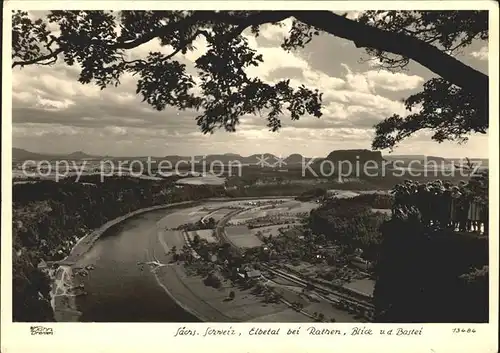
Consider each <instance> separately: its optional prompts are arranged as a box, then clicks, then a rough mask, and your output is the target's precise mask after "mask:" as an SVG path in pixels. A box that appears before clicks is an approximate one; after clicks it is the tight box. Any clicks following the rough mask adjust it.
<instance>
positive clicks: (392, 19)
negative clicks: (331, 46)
mask: <svg viewBox="0 0 500 353" xmlns="http://www.w3.org/2000/svg"><path fill="white" fill-rule="evenodd" d="M287 18H292V19H293V26H292V28H291V30H290V32H289V34H288V36H287V37H286V38H285V39H284V42H283V43H282V48H283V49H284V50H288V51H289V50H294V49H297V48H302V47H304V46H306V45H307V44H308V43H309V42H310V41H311V40H313V39H314V37H315V36H318V35H320V34H325V33H326V34H330V35H333V36H337V37H341V38H344V39H347V40H351V41H352V42H353V43H354V44H355V45H356V46H357V47H359V48H365V49H366V51H367V52H368V54H369V55H370V56H372V57H375V58H377V59H378V60H379V62H380V63H381V66H382V67H383V68H386V69H390V70H393V69H404V68H405V67H406V66H407V64H408V63H409V62H410V60H413V61H415V62H418V63H420V64H421V65H423V66H425V67H427V68H428V69H430V70H431V71H432V72H434V73H435V74H436V75H437V76H438V77H436V78H433V79H431V80H429V81H427V82H426V83H425V85H424V88H423V91H422V92H420V93H417V94H415V95H412V96H410V97H408V98H407V99H406V100H405V104H406V106H407V108H408V109H409V110H411V114H409V115H408V116H406V117H401V116H398V115H393V116H392V117H389V118H387V119H386V120H384V121H382V122H381V123H379V124H378V125H377V126H376V137H375V139H374V141H373V147H374V148H376V149H384V148H392V147H394V146H395V145H396V144H397V143H399V142H400V141H401V140H403V139H405V138H406V137H408V136H410V135H412V134H413V133H415V132H417V131H419V130H422V129H430V130H432V131H433V132H434V135H433V139H434V140H437V141H444V140H458V141H465V140H466V138H467V135H468V134H469V133H472V132H479V133H485V132H486V131H487V128H488V76H487V75H485V74H483V73H481V72H479V71H477V70H475V69H473V68H471V67H469V66H467V65H465V64H464V63H462V62H461V61H460V60H458V59H456V58H455V56H454V55H455V54H456V53H457V52H459V51H460V50H462V49H463V48H465V47H467V46H468V45H470V44H471V43H472V41H473V40H487V39H488V12H487V11H366V12H364V13H363V14H362V16H361V17H359V18H358V19H356V20H352V19H349V18H348V17H347V16H346V15H342V14H337V13H334V12H329V11H224V12H222V11H121V12H111V11H50V13H49V14H48V15H46V16H45V17H44V18H40V19H37V20H32V19H30V17H29V16H28V14H27V13H25V12H16V13H14V15H13V30H12V35H13V38H12V44H13V51H12V59H13V67H16V66H19V67H23V66H25V65H31V64H39V65H52V64H54V63H55V62H56V61H57V60H58V59H59V58H62V59H63V60H64V62H65V63H66V64H68V65H75V64H78V65H79V66H80V67H81V73H80V78H79V81H80V82H81V83H83V84H88V83H94V84H97V85H98V86H100V87H101V88H105V87H107V86H109V85H118V84H119V83H120V77H121V76H122V75H123V74H124V73H130V74H133V75H136V76H137V77H138V82H137V90H136V93H137V94H140V95H141V96H142V97H143V99H144V101H146V102H147V103H149V104H150V105H151V106H153V107H154V108H155V109H157V110H163V109H165V108H166V107H167V106H173V107H177V108H178V109H194V110H196V111H198V112H199V115H198V116H197V118H196V120H197V124H198V125H199V127H200V129H201V130H202V131H203V132H204V133H211V132H213V131H215V130H216V129H219V128H222V129H225V130H227V131H235V128H236V126H237V125H238V122H239V118H240V117H242V116H243V115H246V114H260V115H265V116H266V119H267V121H268V126H269V128H270V129H271V130H273V131H276V130H278V129H279V128H280V127H281V120H280V117H282V115H283V114H284V113H285V112H287V111H288V114H289V115H290V116H291V118H292V119H293V120H296V119H299V118H300V117H302V116H305V115H309V116H314V117H318V118H319V117H321V116H322V111H321V110H322V109H321V107H322V93H321V92H319V91H318V90H314V89H310V88H308V87H305V86H301V87H292V86H291V85H290V81H289V80H282V81H280V82H277V83H275V84H269V83H266V82H263V81H262V80H260V79H259V78H254V77H249V76H248V75H247V74H246V71H245V69H246V68H247V67H249V66H257V65H259V64H260V63H261V62H263V57H262V55H260V54H259V53H257V52H255V51H254V50H253V49H252V48H250V47H249V45H248V41H247V40H246V39H245V37H244V36H242V32H243V31H244V30H247V29H250V30H251V33H252V34H253V35H255V36H258V35H259V30H260V28H261V26H262V25H264V24H269V25H273V26H280V22H281V21H283V20H285V19H287ZM48 23H53V24H58V25H59V27H60V33H58V34H57V35H55V34H54V33H51V32H50V31H49V30H48ZM199 36H203V37H205V38H206V41H207V43H208V51H207V52H206V53H205V54H204V55H202V56H201V57H200V58H198V59H197V60H196V70H197V71H198V77H199V79H200V80H199V81H197V80H195V79H194V78H193V76H192V75H190V74H189V73H188V72H187V70H186V66H185V65H184V64H182V63H180V62H179V61H178V60H177V58H176V55H177V54H178V53H182V54H185V53H187V52H188V51H190V50H193V49H194V48H193V41H194V40H195V39H196V38H198V37H199ZM154 39H159V40H160V42H161V44H162V45H164V46H167V45H168V46H170V47H172V48H173V50H172V52H171V53H170V54H168V55H165V54H162V53H160V52H151V53H149V55H148V56H146V57H144V58H140V59H136V60H128V57H127V51H128V50H131V49H133V48H136V47H138V46H140V45H142V44H144V43H147V42H149V41H152V40H154ZM195 88H197V89H196V90H195Z"/></svg>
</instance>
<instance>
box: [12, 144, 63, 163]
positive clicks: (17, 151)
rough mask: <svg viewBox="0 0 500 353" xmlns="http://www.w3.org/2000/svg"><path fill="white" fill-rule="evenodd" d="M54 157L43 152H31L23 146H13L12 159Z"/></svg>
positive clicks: (24, 159)
mask: <svg viewBox="0 0 500 353" xmlns="http://www.w3.org/2000/svg"><path fill="white" fill-rule="evenodd" d="M52 157H54V156H53V155H45V154H41V153H35V152H30V151H26V150H24V149H22V148H16V147H13V148H12V160H15V161H16V160H17V161H26V160H30V159H33V160H45V159H51V158H52Z"/></svg>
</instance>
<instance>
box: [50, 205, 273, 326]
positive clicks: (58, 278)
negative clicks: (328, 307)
mask: <svg viewBox="0 0 500 353" xmlns="http://www.w3.org/2000/svg"><path fill="white" fill-rule="evenodd" d="M282 198H283V197H272V196H271V197H266V199H282ZM257 199H262V198H258V197H242V198H207V199H204V200H196V201H184V202H178V203H173V204H164V205H157V206H151V207H146V208H142V209H139V210H135V211H133V212H130V213H127V214H126V215H123V216H120V217H117V218H115V219H113V220H111V221H109V222H106V223H105V224H103V225H102V226H101V227H99V228H98V229H96V230H94V231H92V232H91V233H88V234H87V235H85V236H83V237H82V238H80V239H79V240H78V241H77V243H76V244H75V245H74V246H73V248H72V249H71V251H70V253H69V255H68V256H67V257H65V258H64V259H63V260H60V261H55V262H53V263H49V265H51V266H52V267H53V265H56V266H57V265H59V266H58V267H57V268H52V269H50V270H49V276H50V278H51V282H52V290H51V293H50V295H51V301H50V303H51V306H52V310H53V311H54V316H55V319H56V321H78V318H79V317H80V314H81V313H80V312H79V311H78V308H77V307H76V301H75V296H77V295H79V294H78V293H77V294H75V291H74V290H75V289H76V290H78V288H80V286H81V285H82V283H83V282H82V281H81V278H80V277H79V276H78V275H75V274H74V273H73V272H75V273H76V272H78V271H80V270H81V269H80V268H77V267H78V266H76V265H75V264H76V263H77V262H78V261H79V260H80V259H81V258H82V257H83V256H84V255H85V254H86V253H87V252H89V250H90V249H91V248H92V247H93V245H94V244H95V243H96V241H98V240H99V238H100V237H101V236H102V235H103V234H105V233H106V232H107V231H109V230H110V229H112V228H113V227H115V226H117V225H119V224H121V223H123V222H125V221H126V220H128V219H131V218H133V217H136V216H139V215H141V214H145V213H148V212H152V211H158V210H162V209H175V208H185V207H189V206H193V207H194V206H196V205H197V204H200V203H201V202H203V203H208V202H215V203H219V202H231V201H236V202H237V201H246V200H257ZM162 226H163V227H166V226H167V224H163V225H162ZM177 245H178V248H182V246H183V243H182V244H177ZM156 246H158V247H160V246H162V245H161V244H156ZM75 266H76V267H75ZM61 269H64V270H61ZM162 270H163V269H162ZM170 270H172V269H168V271H167V272H170ZM174 274H180V275H181V277H184V273H183V270H182V269H177V270H176V271H175V273H171V275H174ZM155 276H156V275H155ZM162 277H163V276H162ZM157 281H158V284H159V285H160V286H161V287H162V288H163V289H164V290H165V291H166V292H167V294H168V295H169V296H170V297H171V298H172V299H173V300H174V301H175V302H176V304H177V305H178V306H179V307H181V308H183V309H184V310H186V311H187V312H189V313H191V314H192V315H194V316H196V317H198V318H200V319H201V320H209V319H208V318H212V317H213V315H209V316H208V318H207V315H204V314H202V313H200V312H195V311H193V310H192V309H191V308H190V307H189V306H187V305H186V304H185V303H183V302H182V301H179V300H177V299H176V298H178V297H179V295H178V294H177V295H176V294H175V293H172V291H171V290H169V289H167V288H177V287H179V286H178V284H179V283H169V284H168V285H165V284H162V283H161V281H160V280H159V278H157ZM179 281H181V279H180V278H179ZM183 286H184V287H185V284H184V283H181V286H180V287H183ZM57 288H59V289H60V292H57ZM63 288H64V290H62V289H63ZM82 292H83V291H80V293H82ZM56 293H57V294H56ZM226 321H231V320H226Z"/></svg>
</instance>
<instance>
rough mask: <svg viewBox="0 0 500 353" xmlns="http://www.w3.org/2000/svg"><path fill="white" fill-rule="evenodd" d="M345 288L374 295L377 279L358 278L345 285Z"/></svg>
mask: <svg viewBox="0 0 500 353" xmlns="http://www.w3.org/2000/svg"><path fill="white" fill-rule="evenodd" d="M344 288H347V289H350V290H353V291H355V292H359V293H361V294H365V295H369V296H373V289H374V288H375V281H374V280H371V279H358V280H354V281H352V282H351V283H347V284H345V285H344Z"/></svg>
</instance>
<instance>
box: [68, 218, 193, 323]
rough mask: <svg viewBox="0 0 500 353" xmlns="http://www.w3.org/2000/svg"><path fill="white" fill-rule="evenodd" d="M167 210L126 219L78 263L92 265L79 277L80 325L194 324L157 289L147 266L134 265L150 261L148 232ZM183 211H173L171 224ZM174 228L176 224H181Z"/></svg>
mask: <svg viewBox="0 0 500 353" xmlns="http://www.w3.org/2000/svg"><path fill="white" fill-rule="evenodd" d="M168 212H171V211H165V210H158V211H153V212H148V213H145V214H142V215H139V216H136V217H134V218H131V219H128V220H126V221H124V222H123V223H120V224H119V225H117V226H115V227H114V228H112V229H111V230H109V231H108V232H106V233H105V235H103V237H102V238H101V239H99V241H97V242H96V244H95V245H94V246H93V247H92V249H91V250H90V251H89V252H88V253H87V254H85V255H84V256H83V257H82V259H81V260H80V261H79V262H78V264H77V265H78V266H86V265H89V264H91V265H93V266H95V268H94V269H93V270H91V271H89V276H88V277H86V278H84V279H83V283H84V285H85V291H86V292H87V293H88V294H87V295H85V296H80V297H78V298H77V301H76V303H77V307H78V309H79V311H81V312H82V316H81V317H80V321H84V322H197V321H199V320H198V319H197V318H196V317H194V316H192V315H190V314H189V313H187V312H186V311H184V310H183V309H182V308H180V307H179V306H177V304H176V303H175V302H174V301H173V300H172V299H171V298H170V297H169V295H168V294H167V293H166V292H165V291H164V290H163V289H162V288H161V287H160V286H159V285H158V282H157V280H156V278H155V276H154V275H153V274H152V273H151V272H150V271H149V269H148V268H147V267H144V268H142V267H141V266H138V265H137V263H138V262H141V261H150V259H151V258H150V253H149V251H150V249H151V246H152V245H153V246H154V244H151V242H152V239H155V237H152V236H151V235H152V233H156V232H157V222H158V221H160V220H161V219H162V218H164V217H165V216H166V214H167V213H168ZM183 214H184V213H181V212H178V213H177V212H173V213H172V214H170V215H169V216H170V217H169V218H170V220H171V221H172V225H171V227H174V226H176V224H174V223H179V224H181V223H184V222H185V220H186V219H185V217H182V215H183ZM179 224H177V225H179Z"/></svg>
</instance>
